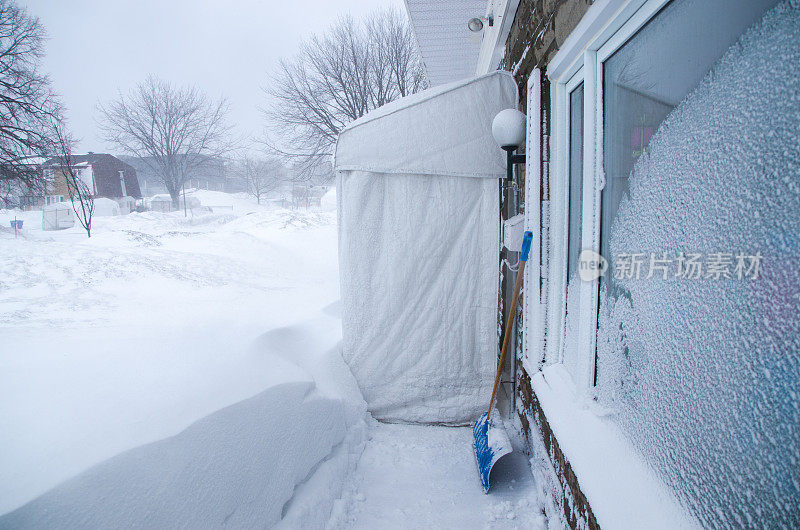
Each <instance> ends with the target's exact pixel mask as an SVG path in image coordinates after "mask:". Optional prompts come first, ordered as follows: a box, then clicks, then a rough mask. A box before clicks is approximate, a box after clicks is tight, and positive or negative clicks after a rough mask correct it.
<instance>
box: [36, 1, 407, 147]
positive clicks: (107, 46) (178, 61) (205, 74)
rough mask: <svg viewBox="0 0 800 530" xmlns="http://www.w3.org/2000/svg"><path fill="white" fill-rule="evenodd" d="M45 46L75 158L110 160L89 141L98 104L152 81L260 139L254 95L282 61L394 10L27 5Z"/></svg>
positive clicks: (239, 4) (238, 4) (268, 4)
mask: <svg viewBox="0 0 800 530" xmlns="http://www.w3.org/2000/svg"><path fill="white" fill-rule="evenodd" d="M20 3H21V4H22V5H24V6H26V7H27V9H28V11H29V12H30V13H31V14H32V15H34V16H37V17H39V19H40V20H41V21H42V23H43V24H44V26H45V28H46V30H47V34H48V37H49V40H48V43H47V56H46V57H45V59H44V64H43V66H44V70H45V71H46V72H47V73H49V75H50V77H51V78H52V81H53V86H54V88H55V90H56V91H57V92H58V93H59V94H61V96H62V98H63V101H64V103H65V104H66V106H67V109H68V115H67V116H68V118H69V122H70V127H71V129H72V130H73V132H74V133H75V135H76V136H77V137H78V138H80V139H81V143H80V146H79V149H80V150H81V151H95V152H103V151H105V152H112V153H113V152H115V149H114V148H113V147H112V146H109V145H107V144H106V143H105V142H103V140H102V139H101V138H100V137H99V135H98V134H97V126H96V120H97V111H96V104H97V103H98V101H103V102H105V101H108V100H110V99H113V98H114V97H116V95H117V92H118V91H122V92H128V91H129V90H130V89H131V88H132V87H133V86H134V85H135V84H136V83H138V82H140V81H141V80H143V79H144V78H145V77H146V76H147V75H148V74H150V73H152V74H155V75H157V76H159V77H162V78H164V79H166V80H169V81H171V82H174V83H181V84H193V85H196V86H197V87H198V88H200V89H202V90H203V91H205V92H206V93H207V94H208V95H209V96H212V97H219V96H220V95H223V94H224V95H225V96H227V97H228V99H229V100H230V104H231V114H230V121H231V123H232V124H234V125H235V126H236V127H237V130H238V133H239V134H241V135H244V136H252V135H257V134H259V133H260V132H261V131H262V129H263V125H264V122H263V118H262V115H261V113H260V111H259V110H258V106H259V105H262V104H263V102H264V95H263V92H262V91H261V87H263V86H265V85H266V84H267V83H268V80H269V77H268V72H270V71H272V70H274V68H275V66H276V65H277V62H278V60H279V59H280V58H281V57H286V56H291V55H292V54H294V53H295V51H296V50H297V46H298V43H299V42H300V41H301V40H302V39H303V38H305V37H308V36H309V35H310V34H311V33H318V32H321V31H324V30H325V29H326V28H327V27H328V26H329V25H330V24H331V23H332V22H334V21H335V20H336V18H337V17H338V16H339V15H342V14H348V13H349V14H352V15H354V16H361V15H364V14H366V13H368V12H369V11H372V10H373V9H375V8H377V7H380V6H387V5H394V6H397V7H399V8H401V9H404V7H403V3H402V0H283V1H278V0H135V1H134V0H66V1H65V0H29V1H24V0H22V1H20Z"/></svg>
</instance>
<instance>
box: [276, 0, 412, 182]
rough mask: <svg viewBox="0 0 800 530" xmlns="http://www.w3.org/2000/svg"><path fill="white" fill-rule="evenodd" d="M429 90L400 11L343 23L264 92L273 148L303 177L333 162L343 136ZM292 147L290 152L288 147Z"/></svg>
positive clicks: (309, 44)
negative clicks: (370, 116) (375, 112)
mask: <svg viewBox="0 0 800 530" xmlns="http://www.w3.org/2000/svg"><path fill="white" fill-rule="evenodd" d="M426 87H427V81H426V79H425V74H424V69H423V67H422V63H421V60H420V57H419V54H418V52H417V48H416V44H415V42H414V37H413V35H412V33H411V29H410V27H409V24H408V21H407V20H406V18H405V16H404V15H403V14H402V13H401V12H400V11H399V10H397V9H388V10H382V11H377V12H375V13H373V14H372V15H371V16H369V17H368V18H366V19H365V20H363V21H361V22H356V21H355V20H354V19H353V18H351V17H345V18H342V19H339V21H338V22H337V23H336V24H334V25H333V26H332V27H331V28H330V29H329V30H328V31H327V32H326V33H325V34H323V35H320V36H318V35H315V36H312V37H311V39H309V40H308V41H306V42H305V43H303V44H302V45H301V47H300V52H299V53H298V55H296V56H295V57H293V58H291V59H285V60H282V61H281V62H280V65H279V67H278V70H277V72H276V73H275V75H274V76H273V77H272V79H271V84H270V85H269V86H268V87H267V88H265V92H266V95H267V97H268V104H267V107H266V109H265V111H264V112H265V117H266V119H267V122H268V127H269V129H270V132H271V133H272V134H271V135H270V136H271V137H272V138H280V139H281V140H280V141H278V142H276V141H273V140H272V139H268V140H267V144H268V145H269V147H270V148H272V149H273V150H275V151H277V152H278V153H280V154H282V155H284V156H287V157H290V158H291V159H293V165H294V166H296V167H299V168H300V169H301V172H302V173H308V172H312V171H314V170H316V171H317V172H318V171H319V168H320V166H323V167H324V164H330V156H331V154H332V151H333V145H334V144H335V142H336V138H337V137H338V135H339V132H340V131H341V130H342V129H343V128H344V127H345V126H346V125H347V124H348V123H350V122H351V121H353V120H356V119H358V118H360V117H361V116H363V115H364V114H366V113H367V112H369V111H370V110H372V109H375V108H377V107H380V106H381V105H384V104H386V103H388V102H390V101H393V100H395V99H397V98H399V97H403V96H406V95H409V94H413V93H415V92H418V91H420V90H422V89H424V88H426ZM287 145H288V146H292V147H291V148H289V147H286V146H287Z"/></svg>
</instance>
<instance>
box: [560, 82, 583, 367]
mask: <svg viewBox="0 0 800 530" xmlns="http://www.w3.org/2000/svg"><path fill="white" fill-rule="evenodd" d="M582 207H583V83H581V84H580V85H578V86H577V88H575V89H574V90H573V91H572V92H571V93H570V95H569V221H568V229H567V282H568V283H567V293H566V294H567V297H566V300H567V308H566V322H565V326H564V335H565V336H564V339H565V340H564V364H565V365H566V367H567V370H568V371H569V372H570V373H571V374H573V376H575V375H576V374H577V371H578V364H579V361H578V356H579V349H578V346H577V338H578V319H579V317H580V296H579V294H578V293H579V292H580V291H579V289H578V284H579V282H580V279H579V278H578V257H579V256H580V253H581V232H582V230H581V220H582V215H581V210H582Z"/></svg>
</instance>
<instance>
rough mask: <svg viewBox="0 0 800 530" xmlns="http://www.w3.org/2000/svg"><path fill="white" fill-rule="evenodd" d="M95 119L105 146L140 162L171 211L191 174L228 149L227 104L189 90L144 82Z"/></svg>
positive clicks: (102, 108) (153, 80)
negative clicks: (160, 188) (164, 190)
mask: <svg viewBox="0 0 800 530" xmlns="http://www.w3.org/2000/svg"><path fill="white" fill-rule="evenodd" d="M100 113H101V115H102V119H101V125H100V127H101V130H102V132H103V134H104V136H105V138H106V140H108V141H109V142H111V143H113V144H115V145H117V146H118V147H119V148H120V149H122V150H123V151H125V152H127V153H129V154H131V155H134V156H138V157H140V158H142V160H143V161H144V162H145V163H146V164H148V165H149V166H150V168H151V169H152V170H153V171H154V172H155V173H156V174H157V175H158V176H159V177H160V178H161V181H162V182H163V183H164V186H165V187H166V188H167V191H168V192H169V194H170V197H172V203H173V205H174V206H175V207H176V208H177V207H178V201H179V196H180V190H181V188H182V187H183V184H184V183H185V182H186V180H187V179H188V178H189V177H190V176H191V173H192V171H195V170H197V169H200V168H201V167H203V166H204V165H206V164H209V163H212V162H213V160H214V159H216V158H219V157H222V156H224V155H225V154H226V153H227V152H228V151H229V150H230V148H231V141H230V138H229V132H230V127H228V126H227V125H226V123H225V118H226V115H227V113H228V103H227V101H226V100H225V98H220V99H219V100H217V101H212V100H211V99H209V98H208V97H207V96H206V95H205V94H203V93H202V92H200V91H199V90H198V89H197V88H195V87H174V86H172V85H171V84H169V83H168V82H166V81H162V80H160V79H156V78H155V77H152V76H150V77H148V78H147V79H146V80H145V81H144V82H143V83H141V84H139V85H138V86H137V87H136V88H135V89H134V90H133V91H132V92H131V93H130V94H128V95H127V96H124V95H122V94H120V95H119V97H118V98H117V100H116V101H113V102H111V103H109V104H108V105H101V106H100Z"/></svg>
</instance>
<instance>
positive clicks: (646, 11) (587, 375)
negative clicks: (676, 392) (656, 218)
mask: <svg viewBox="0 0 800 530" xmlns="http://www.w3.org/2000/svg"><path fill="white" fill-rule="evenodd" d="M670 1H671V0H599V1H598V2H595V3H594V4H593V5H592V6H591V7H590V8H589V9H588V10H587V12H586V13H585V14H584V16H583V18H582V19H581V22H580V23H579V24H578V26H577V27H576V28H575V30H574V31H573V32H572V33H571V34H570V36H569V38H568V39H567V40H566V42H565V43H564V45H563V46H562V47H561V49H560V50H559V52H558V53H557V54H556V55H555V56H554V57H553V59H552V60H551V61H550V63H549V65H548V68H547V75H548V78H549V79H550V98H551V106H550V108H551V109H552V114H551V115H552V123H551V131H550V133H551V134H550V138H551V153H553V156H552V159H551V160H552V168H551V173H550V174H551V175H552V178H551V188H550V189H551V206H552V211H551V225H552V227H553V231H552V232H551V244H552V251H551V254H550V262H549V264H548V265H549V267H550V271H549V277H550V278H551V281H550V282H549V284H548V285H547V289H548V296H547V300H548V307H547V315H548V317H547V318H548V322H547V330H548V338H547V341H546V344H547V351H545V359H547V360H548V363H550V362H557V363H561V362H563V359H564V357H563V356H564V343H565V342H566V341H564V335H563V333H564V331H563V330H564V324H565V318H566V289H567V281H568V278H566V270H567V248H568V247H567V244H568V243H567V233H568V229H567V227H568V223H569V203H568V202H567V201H568V198H569V95H570V92H571V91H572V90H573V89H574V88H576V87H577V86H578V85H579V84H580V83H581V82H583V90H584V99H583V120H584V122H583V204H582V240H581V241H582V243H581V249H592V250H594V251H595V252H599V251H600V198H601V191H602V190H603V188H604V186H605V175H604V174H603V93H602V88H603V84H602V79H603V63H604V61H605V60H606V59H608V58H609V57H610V56H611V55H612V54H613V53H614V52H616V51H617V50H618V49H619V48H620V47H622V45H624V44H625V43H626V42H628V40H630V39H631V37H633V36H634V35H635V34H636V32H637V31H639V29H641V28H642V26H644V25H645V24H646V23H647V22H648V21H649V20H650V19H651V18H652V17H653V16H654V15H655V14H656V13H658V12H659V11H660V10H661V9H662V8H663V7H664V6H665V5H666V4H668V3H669V2H670ZM559 228H560V229H561V230H560V231H559V230H558V229H559ZM612 273H613V271H607V272H606V274H612ZM580 285H581V287H580V293H579V296H580V315H579V322H578V338H577V341H576V342H577V348H578V350H579V363H578V364H579V366H580V369H579V373H577V374H570V375H571V376H572V378H573V383H574V384H575V389H576V391H577V392H578V393H579V394H588V393H590V392H592V390H593V388H594V384H595V368H596V366H595V350H596V346H597V345H596V341H597V314H598V286H599V282H598V280H594V281H592V282H581V283H580Z"/></svg>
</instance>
